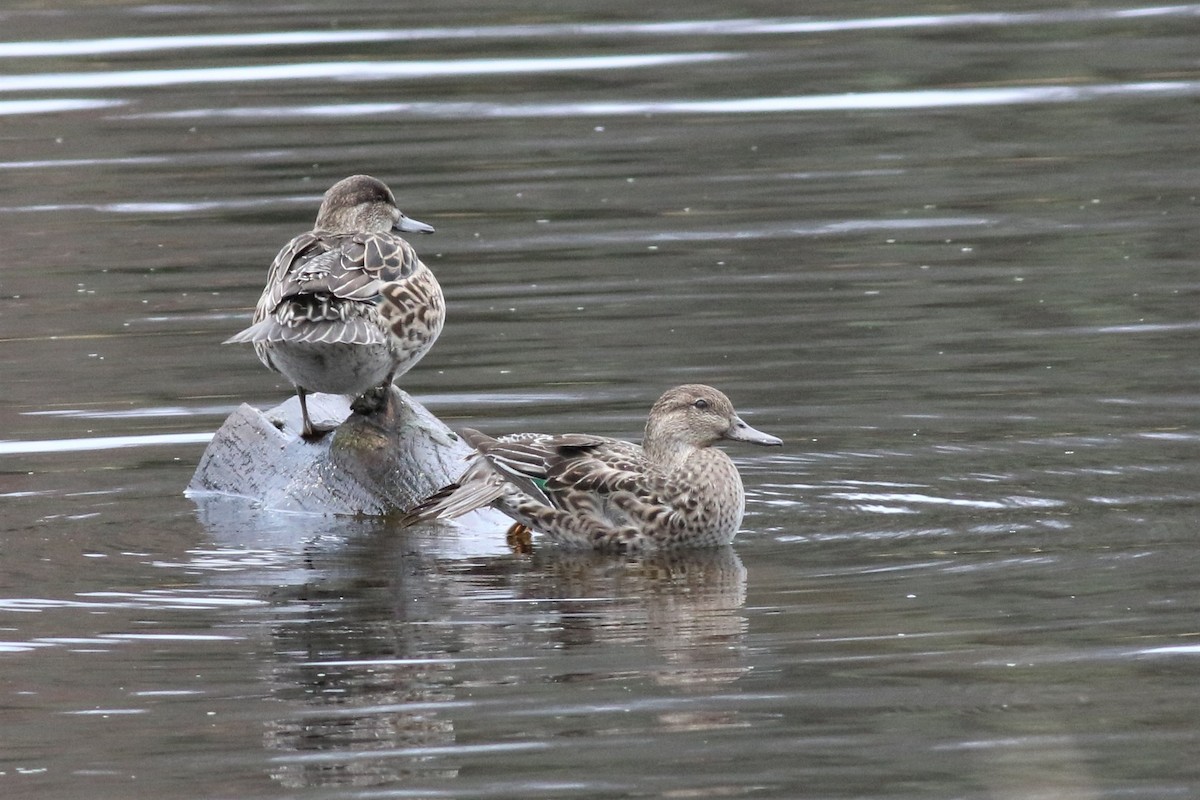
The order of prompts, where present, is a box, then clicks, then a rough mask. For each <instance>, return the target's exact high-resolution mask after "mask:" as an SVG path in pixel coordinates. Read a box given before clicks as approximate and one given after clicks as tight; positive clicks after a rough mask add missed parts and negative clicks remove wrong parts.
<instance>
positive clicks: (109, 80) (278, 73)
mask: <svg viewBox="0 0 1200 800" xmlns="http://www.w3.org/2000/svg"><path fill="white" fill-rule="evenodd" d="M736 57H737V56H736V55H735V54H732V53H661V54H646V55H621V56H577V57H574V58H468V59H459V60H447V61H332V62H317V63H312V62H310V63H300V64H268V65H260V66H244V67H196V68H192V69H145V70H129V71H123V72H122V71H114V72H51V73H40V74H33V75H7V76H0V92H35V91H60V90H64V89H116V88H135V87H156V88H157V87H161V86H181V85H188V84H201V83H261V82H265V81H271V82H280V81H312V80H355V81H369V80H377V81H378V80H390V79H396V78H407V79H414V78H442V77H448V76H460V75H513V74H527V73H535V72H574V71H578V70H599V69H603V70H609V69H633V68H638V67H661V66H671V65H677V64H694V63H697V62H703V61H723V60H728V59H731V58H736Z"/></svg>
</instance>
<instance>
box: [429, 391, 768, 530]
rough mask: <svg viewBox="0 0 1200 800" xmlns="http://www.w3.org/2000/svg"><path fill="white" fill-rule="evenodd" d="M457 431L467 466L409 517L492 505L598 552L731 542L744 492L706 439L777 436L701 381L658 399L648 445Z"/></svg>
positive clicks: (443, 516) (572, 436)
mask: <svg viewBox="0 0 1200 800" xmlns="http://www.w3.org/2000/svg"><path fill="white" fill-rule="evenodd" d="M700 403H704V404H705V407H704V408H698V407H697V406H698V404H700ZM463 435H464V437H465V438H466V440H467V441H468V442H469V443H470V444H471V445H472V447H474V448H475V450H476V455H475V456H474V457H473V460H472V463H471V465H470V466H469V467H468V468H467V470H466V472H465V473H464V474H463V476H462V477H461V478H460V479H459V480H458V481H457V482H456V483H454V484H452V485H450V486H447V487H446V488H444V489H442V490H441V491H439V492H437V493H435V494H434V495H432V496H431V497H429V498H428V499H427V500H425V501H424V502H422V503H421V504H420V505H418V506H417V507H416V508H414V509H413V510H412V511H411V512H410V514H409V516H408V521H409V522H410V523H411V522H417V521H421V520H430V519H451V518H454V517H457V516H461V515H462V514H465V513H467V512H468V511H472V510H474V509H476V508H482V507H484V506H493V507H495V508H498V509H499V510H501V511H503V512H504V513H506V514H508V515H509V516H510V517H512V518H513V519H515V520H516V521H518V522H520V523H521V524H523V525H526V526H528V527H530V528H532V529H534V530H536V531H538V532H540V533H542V534H544V535H545V536H546V537H547V538H548V539H549V540H551V541H553V542H556V543H559V544H562V545H566V546H572V547H594V548H600V549H659V548H663V549H665V548H675V547H687V546H690V547H700V546H713V545H722V544H728V543H729V542H730V541H732V539H733V537H734V535H735V534H736V533H737V530H738V527H739V526H740V525H741V521H742V515H743V513H744V510H745V494H744V492H743V489H742V481H741V477H740V475H739V474H738V471H737V468H736V467H735V466H734V464H733V461H732V460H730V458H729V457H728V456H727V455H726V454H725V453H724V452H722V451H721V450H718V449H716V448H714V447H712V446H711V445H712V444H713V443H715V442H716V441H717V440H719V439H739V440H743V441H750V442H753V443H756V444H762V445H776V444H779V443H780V442H779V440H778V439H776V438H775V437H772V436H768V435H766V434H763V433H760V432H758V431H755V430H754V429H753V428H750V427H749V426H748V425H746V424H745V423H744V422H742V420H741V419H740V418H739V417H738V416H737V414H736V413H735V412H734V410H733V406H732V405H731V404H730V403H729V400H728V399H727V398H726V397H725V396H724V395H723V394H721V393H720V392H719V391H717V390H716V389H713V388H711V387H708V386H702V385H699V384H693V385H688V386H681V387H677V388H675V389H672V390H671V391H669V392H667V393H666V394H664V395H663V396H662V398H660V399H659V401H658V402H657V403H656V404H655V406H654V408H653V409H652V410H651V413H650V418H649V419H648V420H647V424H646V439H645V443H644V444H645V446H644V447H643V446H640V445H636V444H633V443H631V442H626V441H621V440H618V439H610V438H607V437H602V436H590V435H584V434H568V435H565V436H551V435H547V434H516V435H511V436H502V437H498V438H492V437H490V436H487V435H485V434H482V433H480V432H478V431H475V430H472V429H469V428H468V429H465V430H464V431H463Z"/></svg>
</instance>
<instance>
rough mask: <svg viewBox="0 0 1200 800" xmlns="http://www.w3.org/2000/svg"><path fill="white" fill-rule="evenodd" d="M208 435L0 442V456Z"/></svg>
mask: <svg viewBox="0 0 1200 800" xmlns="http://www.w3.org/2000/svg"><path fill="white" fill-rule="evenodd" d="M212 438H213V434H212V433H153V434H147V435H144V436H96V437H94V438H88V439H41V440H34V441H29V442H13V441H7V442H5V441H0V456H12V455H28V454H31V453H77V452H81V451H84V450H116V449H120V448H125V447H149V446H155V445H164V444H206V443H207V442H209V441H211V440H212Z"/></svg>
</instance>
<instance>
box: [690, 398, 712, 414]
mask: <svg viewBox="0 0 1200 800" xmlns="http://www.w3.org/2000/svg"><path fill="white" fill-rule="evenodd" d="M692 406H693V407H695V408H698V409H700V410H701V411H707V410H708V401H707V400H705V399H704V398H703V397H701V398H700V399H699V400H697V401H696V402H694V403H692Z"/></svg>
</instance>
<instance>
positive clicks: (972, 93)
mask: <svg viewBox="0 0 1200 800" xmlns="http://www.w3.org/2000/svg"><path fill="white" fill-rule="evenodd" d="M1171 95H1175V96H1194V95H1200V81H1154V82H1142V83H1108V84H1094V85H1091V86H1012V87H1005V88H986V89H918V90H915V91H909V92H855V93H848V94H818V95H794V96H786V97H745V98H729V99H711V100H630V101H624V100H615V101H607V102H592V103H574V102H562V103H510V104H502V103H344V104H332V103H331V104H321V105H310V106H260V107H254V108H247V107H242V108H219V109H192V110H187V111H173V112H167V113H161V114H131V115H128V117H129V118H131V119H151V118H153V119H192V118H251V119H267V118H276V117H338V118H341V119H347V118H351V117H380V116H385V115H394V116H398V117H424V118H430V119H433V118H437V119H480V118H493V119H520V118H537V117H560V118H562V117H625V116H643V115H654V114H781V113H796V112H814V111H896V110H914V109H924V108H956V107H957V108H960V107H970V106H1003V105H1027V104H1038V103H1078V102H1085V101H1091V100H1098V99H1101V98H1107V97H1161V96H1171Z"/></svg>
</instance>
